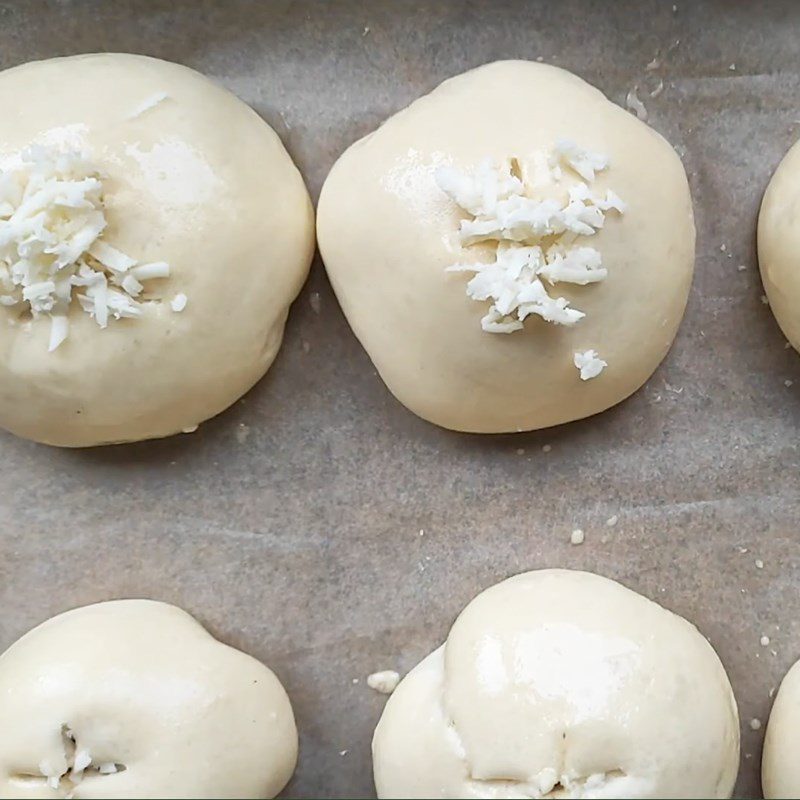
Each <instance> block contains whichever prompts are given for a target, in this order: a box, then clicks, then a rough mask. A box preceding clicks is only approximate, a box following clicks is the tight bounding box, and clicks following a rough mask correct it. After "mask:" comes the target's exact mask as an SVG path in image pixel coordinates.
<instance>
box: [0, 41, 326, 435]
mask: <svg viewBox="0 0 800 800" xmlns="http://www.w3.org/2000/svg"><path fill="white" fill-rule="evenodd" d="M0 103H2V104H3V107H4V108H5V109H7V111H8V112H9V113H6V114H4V115H3V117H2V119H1V120H0V168H2V169H3V170H7V169H11V168H12V167H13V166H15V165H19V163H20V159H21V158H22V157H23V156H24V154H26V153H27V152H28V149H29V148H30V147H31V145H37V146H39V147H40V148H43V149H44V150H45V151H46V152H47V153H49V154H51V155H52V154H53V153H55V154H58V153H64V152H71V153H75V152H81V153H84V154H85V155H86V157H87V159H88V160H89V161H90V162H91V163H92V164H93V165H95V166H96V167H97V170H98V172H99V173H100V174H101V176H102V177H101V181H102V187H103V195H104V199H103V212H104V214H105V218H106V223H107V225H106V227H105V229H104V230H103V233H102V237H101V241H102V242H106V243H107V244H109V245H111V246H113V247H114V248H116V249H117V250H119V251H121V252H122V253H124V254H125V255H126V256H128V257H130V258H131V259H133V260H135V261H136V262H137V263H138V264H140V265H141V264H146V263H151V262H166V263H167V264H168V265H169V269H170V274H169V277H167V278H156V279H151V280H142V281H141V283H142V285H143V286H144V294H143V295H141V296H140V298H141V297H144V298H146V299H148V300H154V301H155V302H145V303H144V304H143V307H142V309H141V311H142V313H141V317H140V318H138V319H128V318H123V319H114V318H113V315H112V314H111V313H109V320H108V327H107V328H105V329H102V328H101V327H99V325H98V322H97V321H96V320H95V319H93V318H92V317H90V315H89V314H88V313H86V311H84V310H83V309H82V307H81V304H80V303H79V301H78V298H77V297H76V294H78V293H81V292H85V291H86V289H85V287H73V293H72V301H71V303H70V304H69V306H68V308H69V312H68V324H69V333H68V336H67V338H66V340H65V341H63V343H62V344H60V345H59V346H58V347H57V348H56V349H55V350H54V351H53V352H48V342H49V337H50V332H51V320H50V317H49V316H48V314H46V313H42V314H39V315H34V318H33V319H31V318H30V310H29V309H28V308H27V305H26V304H17V305H16V306H6V305H2V304H0V326H1V329H2V335H1V336H0V387H2V388H1V389H0V426H2V427H4V428H6V429H8V430H10V431H11V432H13V433H16V434H17V435H19V436H24V437H26V438H30V439H34V440H37V441H40V442H45V443H48V444H54V445H62V446H71V447H72V446H75V447H79V446H87V445H96V444H105V443H113V442H121V441H133V440H138V439H149V438H156V437H161V436H168V435H170V434H174V433H178V432H180V431H182V430H188V429H192V428H193V427H194V426H196V425H197V424H198V423H201V422H203V421H204V420H206V419H208V418H209V417H212V416H214V415H215V414H218V413H219V412H221V411H223V410H224V409H225V408H227V407H228V406H229V405H230V404H231V403H233V402H234V401H235V400H236V399H237V398H239V397H240V396H241V395H242V394H244V393H245V392H246V391H247V390H248V389H249V388H250V387H251V386H253V384H254V383H256V381H258V380H259V378H261V377H262V375H263V374H264V373H265V372H266V370H267V369H268V368H269V366H270V364H271V363H272V361H273V359H274V358H275V356H276V354H277V352H278V349H279V347H280V343H281V339H282V336H283V328H284V323H285V321H286V316H287V313H288V310H289V305H290V303H291V302H292V300H293V299H294V298H295V296H296V295H297V293H298V291H299V290H300V288H301V286H302V284H303V282H304V280H305V277H306V275H307V272H308V267H309V264H310V261H311V257H312V254H313V249H314V222H313V209H312V206H311V203H310V200H309V197H308V193H307V191H306V188H305V186H304V184H303V180H302V178H301V176H300V174H299V172H298V171H297V169H296V168H295V166H294V164H293V163H292V161H291V159H290V157H289V155H288V154H287V153H286V150H285V149H284V147H283V145H282V144H281V142H280V140H279V139H278V137H277V135H276V134H275V133H274V132H273V131H272V129H271V128H270V127H269V125H267V124H266V123H265V122H264V121H263V120H262V119H261V118H260V117H259V116H258V115H257V114H256V113H255V112H254V111H253V110H252V109H250V108H249V107H248V106H247V105H246V104H245V103H243V102H242V101H241V100H239V99H238V98H237V97H236V96H235V95H233V94H232V93H231V92H229V91H227V90H225V89H223V88H221V87H220V86H217V85H216V84H214V83H213V82H211V81H210V80H208V79H207V78H205V77H204V76H202V75H200V74H199V73H197V72H194V71H193V70H191V69H188V68H186V67H183V66H180V65H177V64H172V63H169V62H165V61H160V60H157V59H153V58H147V57H144V56H137V55H124V54H95V55H84V56H74V57H69V58H57V59H52V60H49V61H40V62H34V63H30V64H25V65H23V66H20V67H16V68H14V69H9V70H6V71H5V72H2V73H0ZM0 199H2V198H0ZM0 206H2V203H0ZM62 210H63V209H62ZM0 228H3V225H2V224H0ZM2 293H3V292H2V291H0V294H2ZM181 295H185V298H186V305H185V308H183V310H179V311H175V310H173V301H174V306H175V308H178V309H180V308H181V305H182V298H181V297H180V296H181ZM0 301H2V298H0Z"/></svg>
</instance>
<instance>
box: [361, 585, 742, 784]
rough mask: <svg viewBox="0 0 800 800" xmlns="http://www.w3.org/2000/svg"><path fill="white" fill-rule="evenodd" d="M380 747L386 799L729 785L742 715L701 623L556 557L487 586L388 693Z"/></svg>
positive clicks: (379, 780)
mask: <svg viewBox="0 0 800 800" xmlns="http://www.w3.org/2000/svg"><path fill="white" fill-rule="evenodd" d="M372 751H373V759H374V770H375V784H376V787H377V790H378V797H381V798H401V797H403V798H424V797H444V798H479V797H484V798H513V797H617V798H622V797H630V798H639V797H654V798H657V797H702V798H709V797H719V798H724V797H730V793H731V791H732V789H733V785H734V782H735V780H736V772H737V768H738V765H739V723H738V715H737V710H736V702H735V700H734V697H733V692H732V690H731V686H730V683H729V682H728V678H727V676H726V674H725V670H724V669H723V667H722V664H721V663H720V661H719V658H718V657H717V655H716V653H715V652H714V650H713V649H712V647H711V646H710V645H709V644H708V642H707V641H706V639H705V638H704V637H703V636H702V635H701V634H700V633H698V631H697V629H696V628H695V627H694V626H693V625H691V624H690V623H688V622H687V621H686V620H684V619H682V618H681V617H678V616H676V615H675V614H672V613H671V612H669V611H667V610H665V609H664V608H662V607H661V606H659V605H657V604H656V603H653V602H651V601H650V600H647V599H646V598H644V597H642V596H641V595H638V594H636V593H635V592H632V591H630V590H629V589H626V588H625V587H624V586H621V585H620V584H618V583H615V582H614V581H611V580H608V579H606V578H601V577H599V576H598V575H593V574H591V573H587V572H572V571H568V570H555V569H554V570H541V571H537V572H527V573H523V574H521V575H517V576H516V577H513V578H509V579H508V580H506V581H503V582H502V583H499V584H497V585H496V586H493V587H491V588H490V589H487V590H486V591H484V592H482V593H481V594H480V595H478V596H477V597H476V598H475V599H474V600H473V601H472V602H471V603H470V604H469V605H468V606H467V607H466V608H465V609H464V611H463V612H462V613H461V615H460V616H459V617H458V619H457V620H456V622H455V624H454V625H453V627H452V628H451V630H450V634H449V636H448V637H447V642H446V643H445V644H444V645H443V646H442V647H440V648H439V649H438V650H436V651H434V652H433V653H432V654H431V655H429V656H428V657H427V658H425V659H424V660H423V661H422V662H421V663H420V664H419V665H418V666H417V667H415V668H414V669H413V670H412V671H411V672H410V673H409V674H408V676H407V677H406V678H405V679H404V680H403V681H402V682H401V683H400V685H399V686H398V687H397V689H396V690H395V692H394V694H392V696H391V697H390V698H389V701H388V703H387V704H386V708H385V710H384V713H383V716H382V717H381V720H380V722H379V723H378V727H377V729H376V730H375V737H374V739H373V743H372Z"/></svg>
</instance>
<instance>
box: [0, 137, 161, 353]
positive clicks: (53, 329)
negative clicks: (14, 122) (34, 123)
mask: <svg viewBox="0 0 800 800" xmlns="http://www.w3.org/2000/svg"><path fill="white" fill-rule="evenodd" d="M107 224H108V223H107V220H106V216H105V197H104V186H103V177H102V176H101V174H100V172H99V170H98V169H97V167H96V166H94V165H93V164H92V163H90V161H89V160H88V159H87V158H86V157H85V156H83V155H81V154H79V153H71V152H59V151H56V150H54V149H52V148H45V147H41V146H38V145H37V146H32V147H30V148H28V149H26V150H25V151H23V152H22V154H21V157H20V160H19V162H18V163H17V164H16V165H15V166H14V167H12V168H8V169H5V170H3V171H0V303H1V304H2V305H3V306H6V307H9V308H12V307H17V308H19V310H20V312H21V313H24V312H26V311H29V312H30V313H31V314H32V315H33V317H34V318H36V317H39V316H42V315H46V316H48V317H49V318H50V340H49V344H48V350H50V351H53V350H55V349H56V348H58V347H59V346H60V345H61V344H62V343H63V342H64V341H65V340H66V339H67V337H68V335H69V312H70V307H71V306H72V305H73V301H77V304H78V305H80V307H81V308H82V309H83V311H84V312H85V313H87V314H88V315H89V316H90V317H92V318H93V319H94V320H95V321H96V322H97V324H98V325H99V326H100V327H101V328H105V327H107V326H108V324H109V321H110V320H111V319H117V320H119V319H136V318H138V317H141V316H142V313H143V309H144V302H145V301H150V302H157V301H155V300H153V299H151V298H148V297H147V295H146V289H145V286H144V284H145V283H146V282H147V281H149V280H153V279H157V278H167V277H169V275H170V267H169V264H167V263H165V262H153V263H148V264H139V263H138V262H137V260H136V259H134V258H132V257H130V256H129V255H127V254H126V253H123V252H121V251H120V250H118V249H116V248H115V247H113V246H112V245H111V244H110V243H109V242H107V241H105V240H104V239H103V238H102V237H103V234H104V232H105V230H106V226H107Z"/></svg>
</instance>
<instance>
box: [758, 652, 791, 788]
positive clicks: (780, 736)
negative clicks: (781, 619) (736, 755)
mask: <svg viewBox="0 0 800 800" xmlns="http://www.w3.org/2000/svg"><path fill="white" fill-rule="evenodd" d="M761 786H762V788H763V790H764V797H766V798H767V799H768V800H770V798H783V797H786V798H794V797H800V661H798V662H797V663H796V664H795V665H794V666H793V667H792V668H791V669H790V670H789V672H788V673H787V674H786V677H785V678H784V679H783V682H782V683H781V687H780V689H779V690H778V694H777V695H776V697H775V704H774V705H773V706H772V711H771V712H770V715H769V723H768V724H767V733H766V736H765V738H764V753H763V755H762V761H761Z"/></svg>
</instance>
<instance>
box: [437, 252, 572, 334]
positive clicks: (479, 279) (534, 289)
mask: <svg viewBox="0 0 800 800" xmlns="http://www.w3.org/2000/svg"><path fill="white" fill-rule="evenodd" d="M546 267H547V262H546V260H545V255H544V253H543V252H542V249H541V247H513V246H509V245H508V244H501V245H499V246H498V248H497V251H496V253H495V260H494V261H493V262H492V263H489V264H481V263H476V264H454V265H453V266H452V267H448V268H447V271H448V272H474V273H475V275H474V276H473V277H472V278H471V279H470V281H469V283H467V294H468V295H469V296H470V297H471V298H472V299H473V300H491V301H492V305H491V306H490V307H489V312H488V313H487V314H486V316H484V317H483V319H482V320H481V327H482V328H483V330H485V331H488V332H490V333H513V332H514V331H517V330H520V329H521V328H522V327H523V325H522V323H523V322H524V320H525V319H526V317H528V316H530V315H531V314H536V315H538V316H540V317H541V318H542V319H544V320H546V321H547V322H553V323H556V324H558V325H574V324H575V323H576V322H577V321H578V320H580V319H581V318H582V317H583V316H584V314H583V312H582V311H578V310H577V309H574V308H569V303H568V301H567V300H565V299H564V298H563V297H559V298H557V299H553V298H552V297H550V295H548V294H547V291H546V290H545V288H544V285H543V284H542V282H541V281H540V280H539V278H538V277H537V275H538V274H539V273H540V272H541V271H542V270H544V269H545V268H546Z"/></svg>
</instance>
